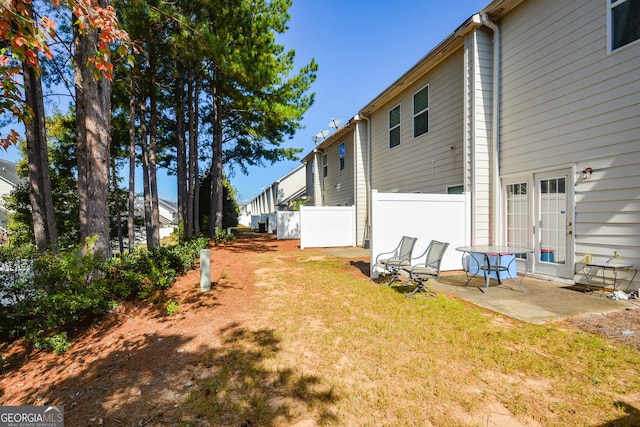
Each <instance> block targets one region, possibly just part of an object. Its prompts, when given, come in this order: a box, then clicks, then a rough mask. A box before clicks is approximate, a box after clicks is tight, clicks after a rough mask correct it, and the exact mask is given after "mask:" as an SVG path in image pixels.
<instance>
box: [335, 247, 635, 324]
mask: <svg viewBox="0 0 640 427" xmlns="http://www.w3.org/2000/svg"><path fill="white" fill-rule="evenodd" d="M323 251H324V252H327V253H329V254H331V255H334V256H338V257H342V258H350V259H363V258H364V259H368V258H369V254H370V251H369V249H364V248H360V247H354V248H327V249H323ZM466 281H467V277H466V275H465V274H464V272H463V271H454V272H443V274H442V276H441V277H440V280H439V281H438V282H435V281H431V282H430V285H431V289H432V290H434V291H436V292H446V293H449V294H451V295H455V296H456V297H458V298H461V299H463V300H465V301H469V302H471V303H473V304H475V305H477V306H479V307H483V308H486V309H488V310H491V311H494V312H496V313H501V314H504V315H505V316H509V317H513V318H515V319H520V320H523V321H525V322H528V323H534V324H544V323H548V322H557V321H561V320H565V319H568V318H571V317H580V316H589V315H594V314H605V313H610V312H614V311H619V310H635V309H640V300H626V301H625V300H614V299H611V298H608V297H607V295H609V293H610V292H607V293H605V294H603V293H602V292H601V291H600V290H599V289H596V290H595V291H594V292H589V293H585V292H584V287H583V286H582V285H571V284H566V283H558V282H552V281H549V280H541V279H536V278H533V277H529V276H527V277H525V279H524V281H523V282H522V287H523V288H524V290H525V292H524V293H523V292H521V291H520V288H518V286H517V285H516V284H515V283H513V282H512V281H511V280H506V281H503V283H502V284H498V282H497V281H495V280H491V282H490V285H489V292H487V293H486V294H485V293H483V292H482V290H481V289H483V288H484V286H485V282H484V278H474V279H473V280H472V281H471V282H470V283H469V284H468V285H467V286H464V284H465V282H466Z"/></svg>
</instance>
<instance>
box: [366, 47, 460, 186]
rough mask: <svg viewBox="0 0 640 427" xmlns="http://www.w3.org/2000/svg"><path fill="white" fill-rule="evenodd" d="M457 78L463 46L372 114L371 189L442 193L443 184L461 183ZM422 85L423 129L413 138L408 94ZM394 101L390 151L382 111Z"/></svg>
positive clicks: (385, 120)
mask: <svg viewBox="0 0 640 427" xmlns="http://www.w3.org/2000/svg"><path fill="white" fill-rule="evenodd" d="M463 76H464V69H463V50H462V49H459V50H458V51H457V52H454V53H453V54H451V56H450V57H449V58H447V59H446V60H444V61H443V62H442V63H441V64H439V65H438V66H437V67H436V68H434V69H433V70H431V71H430V72H429V73H427V74H426V75H425V76H424V77H422V78H421V79H419V80H418V81H417V82H415V83H414V84H412V85H410V86H409V87H407V88H406V89H405V90H404V91H403V92H402V93H401V94H400V95H399V96H398V97H396V98H394V99H393V100H391V101H390V102H388V103H386V104H385V105H383V106H381V107H380V108H379V109H378V110H376V111H375V113H373V114H372V117H371V128H372V182H371V186H372V188H373V189H376V190H378V191H380V192H403V193H411V192H421V193H444V192H445V190H446V187H447V186H448V185H457V184H459V183H461V182H463V172H464V158H463V155H462V150H461V148H462V141H463V126H461V123H462V119H463V87H464V84H463V83H464V82H463V79H464V77H463ZM427 84H428V85H429V132H427V133H425V134H422V135H420V136H418V137H417V138H414V137H413V94H414V93H415V92H417V91H418V90H420V89H421V88H423V87H424V86H425V85H427ZM398 104H401V119H400V120H401V121H400V123H401V124H400V145H398V146H397V147H394V148H391V149H390V148H389V121H388V114H389V110H390V109H391V108H393V107H394V106H396V105H398ZM451 147H459V148H460V149H458V148H455V149H452V148H451Z"/></svg>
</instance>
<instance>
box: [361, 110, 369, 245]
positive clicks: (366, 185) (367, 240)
mask: <svg viewBox="0 0 640 427" xmlns="http://www.w3.org/2000/svg"><path fill="white" fill-rule="evenodd" d="M358 116H359V117H360V118H361V119H364V120H366V121H367V143H366V144H365V147H366V150H367V171H366V172H365V180H364V184H365V191H366V192H367V193H366V194H367V212H366V214H365V218H366V221H365V224H364V227H365V230H364V242H363V243H364V247H365V248H367V249H368V248H370V247H371V169H372V168H371V158H372V155H371V120H369V117H367V116H365V115H364V114H362V113H359V114H358Z"/></svg>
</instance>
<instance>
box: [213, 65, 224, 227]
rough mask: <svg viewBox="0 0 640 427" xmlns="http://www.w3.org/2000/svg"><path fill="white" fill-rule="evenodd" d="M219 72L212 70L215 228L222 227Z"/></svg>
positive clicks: (221, 133)
mask: <svg viewBox="0 0 640 427" xmlns="http://www.w3.org/2000/svg"><path fill="white" fill-rule="evenodd" d="M219 79H220V72H219V71H218V70H217V69H216V70H214V79H213V96H214V98H213V121H214V125H213V127H214V130H213V132H214V134H213V135H214V136H213V144H212V151H213V153H212V161H211V220H212V221H214V226H215V227H216V228H219V229H222V203H223V197H222V196H223V184H222V180H223V179H222V178H223V177H222V135H223V132H222V111H221V110H222V103H221V102H220V96H219V93H218V86H217V82H219V81H220V80H219Z"/></svg>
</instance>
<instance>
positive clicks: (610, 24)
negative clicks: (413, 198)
mask: <svg viewBox="0 0 640 427" xmlns="http://www.w3.org/2000/svg"><path fill="white" fill-rule="evenodd" d="M639 17H640V2H638V1H636V0H617V1H614V0H606V1H605V0H571V1H570V0H567V1H564V2H557V1H552V0H495V1H493V2H491V3H490V4H489V5H487V6H486V7H485V8H484V9H483V10H482V11H480V12H479V13H478V14H476V15H474V16H472V17H470V18H469V19H468V20H467V21H465V22H464V23H463V24H462V25H461V26H460V27H459V28H457V29H456V30H455V31H454V32H453V33H452V34H451V35H450V36H449V37H447V38H446V39H445V40H443V41H442V42H441V43H440V44H439V45H438V46H436V47H435V48H434V49H433V50H431V51H430V52H429V53H428V54H427V55H426V56H425V57H424V58H422V59H421V60H420V61H419V62H418V63H417V64H416V65H415V66H414V67H412V68H411V69H410V70H408V71H407V72H406V73H405V74H404V75H402V76H401V77H400V78H399V79H398V80H397V81H396V82H394V83H393V84H392V85H391V86H389V87H388V88H387V89H386V90H384V91H383V92H382V93H381V94H380V95H378V96H377V97H376V98H374V99H373V100H372V101H371V102H370V103H369V104H367V105H366V106H365V107H364V108H362V109H361V110H360V111H359V112H358V115H357V116H356V117H357V118H358V119H357V123H360V122H362V123H366V124H367V126H368V129H370V132H369V133H367V132H362V133H361V134H360V135H359V137H361V138H365V139H366V142H365V143H364V145H363V146H364V147H366V149H364V151H365V152H366V154H363V159H367V158H370V165H371V167H370V168H368V170H367V171H366V174H365V183H364V184H361V183H358V184H355V183H356V182H358V181H357V180H358V179H360V178H359V176H354V181H353V183H352V184H346V183H344V182H340V189H341V188H342V186H345V187H348V188H351V186H353V185H358V186H359V187H361V188H366V189H367V192H368V191H369V189H376V190H378V191H380V192H405V193H406V192H421V193H459V192H461V191H466V192H469V193H470V194H471V204H472V207H471V209H472V212H471V215H470V217H471V224H470V229H471V239H472V242H471V243H473V244H505V243H508V244H514V245H522V246H527V247H531V248H534V256H533V257H532V261H531V263H530V265H529V266H528V270H529V272H533V274H535V275H539V276H546V277H550V278H554V279H566V280H568V281H573V280H575V279H576V278H577V274H579V272H580V271H581V268H582V266H583V265H584V264H583V262H584V260H585V259H586V258H589V257H590V258H592V259H593V260H594V261H606V260H608V259H610V258H612V257H613V255H614V252H618V253H619V254H620V255H621V256H622V258H624V259H625V260H627V261H629V262H631V263H632V264H635V265H636V266H639V265H640V18H639ZM353 126H354V124H351V127H353ZM344 133H349V129H346V130H344ZM334 135H335V134H334ZM343 136H344V135H343ZM341 138H342V136H341V135H339V134H338V135H336V136H335V137H333V135H332V136H331V137H329V138H328V139H327V145H326V146H325V145H323V144H324V143H323V144H321V145H319V146H318V147H317V148H316V150H314V152H312V153H310V154H309V155H307V156H306V157H305V159H306V160H307V165H309V161H310V160H311V159H313V162H312V166H311V168H312V169H313V168H315V169H313V174H311V173H309V176H311V177H314V178H317V179H311V180H310V182H309V189H310V192H312V194H313V199H314V200H315V204H316V205H320V204H325V205H328V204H334V203H344V202H343V201H341V200H340V199H339V194H338V193H337V190H339V188H337V185H336V184H337V182H336V183H335V184H330V182H329V180H328V179H330V178H331V173H332V169H331V166H332V163H333V165H335V164H336V163H335V162H337V157H336V155H335V150H339V148H335V147H337V146H339V144H340V140H341ZM356 139H357V137H356ZM358 144H360V145H362V141H358V142H356V143H355V144H354V145H358ZM332 153H334V154H332ZM325 154H326V155H327V161H328V165H329V169H328V172H327V173H328V175H327V177H322V176H321V175H320V173H321V172H320V171H319V170H318V169H319V168H318V166H319V165H320V164H321V163H320V162H321V160H320V159H319V156H320V155H322V156H324V155H325ZM307 167H308V168H309V166H307ZM320 178H322V180H324V181H325V182H324V186H322V180H321V179H320ZM366 181H368V182H366ZM319 186H320V187H319ZM319 192H320V193H321V194H322V201H320V198H319V197H318V194H319ZM587 255H588V257H587ZM519 262H523V261H521V260H519Z"/></svg>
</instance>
